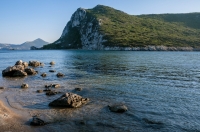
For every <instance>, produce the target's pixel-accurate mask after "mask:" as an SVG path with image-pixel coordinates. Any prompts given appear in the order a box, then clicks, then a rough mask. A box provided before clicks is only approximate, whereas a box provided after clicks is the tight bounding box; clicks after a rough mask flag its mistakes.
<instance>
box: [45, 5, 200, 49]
mask: <svg viewBox="0 0 200 132" xmlns="http://www.w3.org/2000/svg"><path fill="white" fill-rule="evenodd" d="M199 15H200V13H195V14H191V13H189V14H176V15H173V14H168V15H167V16H166V15H164V16H163V15H158V16H157V15H156V16H154V15H145V16H143V15H142V16H133V15H129V14H127V13H124V12H123V11H119V10H116V9H114V8H111V7H108V6H103V5H97V6H96V7H94V8H92V9H83V8H78V9H77V10H76V11H75V12H74V13H73V15H72V17H71V19H70V21H69V22H68V23H67V25H66V26H65V28H64V30H63V33H62V35H61V37H60V38H59V39H58V40H57V41H55V42H54V43H53V44H50V45H46V46H44V47H43V49H87V50H194V49H195V50H196V49H200V37H199V35H200V28H199V27H200V23H198V21H197V18H198V16H199ZM180 17H181V18H182V19H181V20H179V19H178V18H180ZM188 17H189V18H190V20H191V21H188V19H187V18H188ZM177 20H179V21H177ZM194 24H195V25H194ZM191 25H192V26H191Z"/></svg>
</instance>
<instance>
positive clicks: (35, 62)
mask: <svg viewBox="0 0 200 132" xmlns="http://www.w3.org/2000/svg"><path fill="white" fill-rule="evenodd" d="M41 64H42V63H41V62H39V61H29V64H28V65H29V66H32V67H37V66H40V65H41Z"/></svg>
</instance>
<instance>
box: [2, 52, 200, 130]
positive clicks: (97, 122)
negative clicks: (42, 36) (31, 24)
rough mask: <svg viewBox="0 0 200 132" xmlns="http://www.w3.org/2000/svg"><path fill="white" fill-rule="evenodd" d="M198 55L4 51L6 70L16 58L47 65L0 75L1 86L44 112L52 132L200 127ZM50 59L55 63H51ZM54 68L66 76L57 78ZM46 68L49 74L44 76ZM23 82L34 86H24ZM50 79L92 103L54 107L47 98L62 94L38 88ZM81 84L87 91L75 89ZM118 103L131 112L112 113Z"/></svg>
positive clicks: (13, 98)
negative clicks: (32, 72)
mask: <svg viewBox="0 0 200 132" xmlns="http://www.w3.org/2000/svg"><path fill="white" fill-rule="evenodd" d="M199 58H200V53H199V52H141V51H140V52H127V51H82V50H47V51H42V50H41V51H0V61H1V65H0V70H1V71H2V70H3V69H5V68H6V67H8V66H11V65H14V64H15V62H16V61H17V60H23V61H27V62H28V61H29V60H38V61H41V62H43V63H44V64H45V65H44V66H43V67H38V68H35V69H36V70H38V71H39V74H38V75H35V76H28V77H25V78H3V77H0V85H1V86H4V87H7V88H8V89H6V90H5V92H4V96H5V95H6V99H7V100H8V102H9V103H10V105H11V107H13V108H14V109H17V110H21V111H26V112H27V111H28V112H29V113H30V115H35V114H37V115H40V116H41V118H43V119H45V120H46V121H48V122H49V124H48V125H47V126H48V127H49V128H51V129H50V130H52V131H64V130H69V131H70V130H71V131H200V126H199V124H200V111H199V107H200V89H199V86H200V60H199ZM50 61H55V62H56V65H55V66H52V67H49V66H50V65H49V62H50ZM50 69H54V70H56V71H57V72H62V73H64V74H65V77H63V78H57V77H56V73H50V72H48V71H49V70H50ZM43 72H46V73H47V77H45V78H43V77H41V76H40V74H41V73H43ZM22 83H28V84H29V88H28V89H26V90H23V89H21V88H20V86H21V84H22ZM51 83H59V84H60V85H61V88H58V89H57V90H58V91H60V92H62V93H65V92H74V93H78V94H80V95H82V96H83V97H88V98H90V102H89V103H88V104H87V105H85V106H83V107H81V108H77V109H69V108H68V109H63V108H62V109H55V108H50V107H49V106H48V103H49V102H51V101H52V100H54V99H56V98H58V97H59V96H61V95H62V93H61V94H58V95H54V96H46V95H45V93H36V91H37V90H39V89H44V85H45V84H51ZM76 87H81V88H83V90H82V91H81V92H75V91H74V88H76ZM1 94H2V93H1ZM1 94H0V96H2V95H1ZM115 103H121V104H125V105H126V106H127V107H128V111H127V112H126V113H123V114H116V113H111V112H110V111H109V110H108V108H107V105H111V104H115ZM30 118H31V117H30ZM82 122H84V123H82Z"/></svg>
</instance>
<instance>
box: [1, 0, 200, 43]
mask: <svg viewBox="0 0 200 132" xmlns="http://www.w3.org/2000/svg"><path fill="white" fill-rule="evenodd" d="M97 4H101V5H107V6H111V7H114V8H116V9H119V10H122V11H124V12H127V13H128V14H131V15H139V14H160V13H189V12H200V0H71V1H70V0H0V43H14V44H20V43H23V42H25V41H32V40H34V39H36V38H42V39H43V40H45V41H48V42H54V41H55V40H57V39H58V38H59V37H60V35H61V33H62V30H63V29H64V27H65V25H66V24H67V22H68V21H69V19H70V17H71V15H72V13H74V11H76V9H77V8H79V7H83V8H86V9H87V8H93V7H94V6H96V5H97Z"/></svg>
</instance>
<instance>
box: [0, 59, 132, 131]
mask: <svg viewBox="0 0 200 132" xmlns="http://www.w3.org/2000/svg"><path fill="white" fill-rule="evenodd" d="M49 65H55V62H53V61H52V62H50V63H49ZM39 66H43V68H45V66H44V64H43V63H41V62H39V61H29V63H27V62H23V61H22V60H19V61H17V62H16V63H15V65H13V66H9V67H7V68H6V69H4V70H3V71H2V76H3V77H4V78H7V77H8V78H24V77H29V76H30V77H31V76H36V75H37V74H39V73H40V71H37V70H35V68H36V67H39ZM48 67H49V66H48ZM49 72H51V71H49ZM55 72H56V71H55ZM41 76H42V78H45V77H46V76H50V75H48V74H46V73H42V74H41ZM51 76H57V78H58V79H60V78H62V77H64V76H65V75H64V74H63V73H61V72H57V73H55V74H53V73H52V74H51ZM41 87H43V88H41V89H38V90H35V93H34V94H33V93H31V94H33V96H34V97H36V96H39V97H40V96H41V93H45V95H46V97H48V102H45V104H46V105H47V106H46V107H48V106H49V110H45V111H44V112H43V111H41V110H35V109H30V108H29V109H27V108H24V107H23V103H19V102H18V103H17V101H16V98H17V96H20V95H23V94H30V93H29V92H28V91H27V89H30V88H31V86H29V84H27V83H26V82H23V83H22V84H21V86H20V87H18V88H17V89H16V90H13V89H10V88H5V87H3V86H2V87H1V86H0V98H2V101H3V102H4V103H5V104H6V105H7V106H6V105H4V103H2V102H0V122H1V128H2V130H3V131H30V132H31V131H44V132H45V131H48V132H49V131H51V129H50V128H49V126H51V124H53V123H54V122H55V121H52V118H53V117H50V118H49V116H47V115H46V112H47V113H51V112H53V111H54V109H60V110H62V111H63V110H64V111H65V110H68V111H70V112H73V111H75V113H76V112H78V111H80V113H81V111H82V110H81V109H79V108H80V107H85V106H84V105H86V107H87V104H88V103H92V102H93V101H94V100H93V101H92V100H90V99H89V98H84V97H82V96H81V95H79V94H78V93H82V91H84V89H83V88H79V87H75V88H74V90H73V91H69V92H65V91H62V88H61V85H60V84H57V83H52V84H48V85H44V86H41ZM58 89H59V90H58ZM27 92H28V93H27ZM73 92H74V93H73ZM77 92H78V93H77ZM60 94H62V95H60ZM54 96H56V98H55V97H54ZM27 97H28V98H27V99H28V100H30V102H31V100H32V99H33V98H32V95H30V96H27ZM41 97H42V98H44V96H41ZM41 97H40V98H41ZM42 98H41V99H42ZM51 98H52V99H51ZM45 104H43V105H45ZM105 108H106V109H107V110H108V111H109V112H116V113H123V112H126V111H127V110H128V108H127V106H125V105H124V104H111V105H105ZM93 109H96V108H93ZM12 110H14V112H13V111H12ZM88 114H90V113H88ZM50 115H52V114H50ZM70 116H72V115H70ZM60 118H63V117H60ZM53 120H54V119H53ZM76 122H77V121H76ZM78 122H79V123H78V124H79V125H85V124H86V122H85V121H84V120H83V121H78ZM37 126H42V127H40V128H38V127H37ZM76 130H79V128H76Z"/></svg>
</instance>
